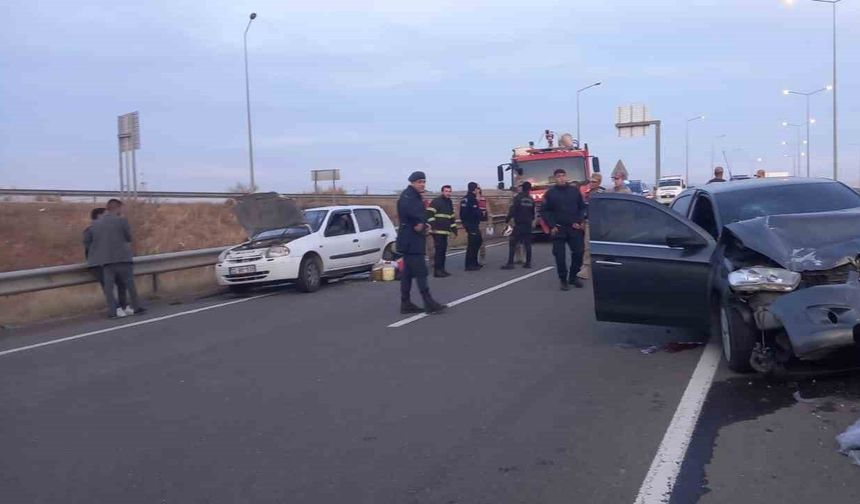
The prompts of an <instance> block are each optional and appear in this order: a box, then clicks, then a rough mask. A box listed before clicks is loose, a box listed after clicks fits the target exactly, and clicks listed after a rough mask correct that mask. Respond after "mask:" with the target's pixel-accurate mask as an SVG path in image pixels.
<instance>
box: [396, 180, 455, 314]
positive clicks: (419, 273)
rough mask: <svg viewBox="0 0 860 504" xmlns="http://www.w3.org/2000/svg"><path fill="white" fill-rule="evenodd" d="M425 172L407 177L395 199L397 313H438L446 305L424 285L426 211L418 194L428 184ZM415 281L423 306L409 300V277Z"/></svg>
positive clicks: (425, 274) (410, 281) (425, 280)
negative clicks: (398, 262)
mask: <svg viewBox="0 0 860 504" xmlns="http://www.w3.org/2000/svg"><path fill="white" fill-rule="evenodd" d="M426 178H427V177H425V176H424V172H420V171H417V172H414V173H413V174H412V175H410V176H409V187H407V188H406V189H404V190H403V192H402V193H401V194H400V199H398V200H397V215H398V216H399V218H400V227H399V229H398V231H397V251H398V252H399V253H400V254H402V255H403V271H401V274H400V313H403V314H408V313H421V312H422V311H424V312H427V313H438V312H441V311H442V310H444V309H445V305H443V304H440V303H437V302H436V301H435V300H434V299H433V297H432V296H430V286H429V285H427V263H426V261H425V254H426V247H427V232H428V231H429V230H430V225H429V224H427V213H426V210H425V209H424V202H423V200H422V199H421V193H423V192H424V188H425V186H426V184H427V180H426ZM413 278H414V279H415V280H416V281H417V282H418V291H419V292H420V293H421V297H422V299H424V309H423V310H422V309H421V308H419V307H418V306H416V305H414V304H413V303H412V300H411V299H410V294H411V291H412V279H413Z"/></svg>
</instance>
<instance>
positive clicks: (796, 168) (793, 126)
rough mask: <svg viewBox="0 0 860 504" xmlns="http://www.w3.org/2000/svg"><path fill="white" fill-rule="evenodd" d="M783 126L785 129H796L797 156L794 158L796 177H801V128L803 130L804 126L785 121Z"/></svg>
mask: <svg viewBox="0 0 860 504" xmlns="http://www.w3.org/2000/svg"><path fill="white" fill-rule="evenodd" d="M782 125H783V127H788V126H791V127H792V128H794V133H795V147H796V148H797V156H796V157H795V158H794V162H795V167H794V175H795V176H797V177H799V176H800V128H802V127H803V125H802V124H794V123H790V122H788V121H783V122H782Z"/></svg>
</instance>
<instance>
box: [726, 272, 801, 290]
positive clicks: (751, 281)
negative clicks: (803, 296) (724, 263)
mask: <svg viewBox="0 0 860 504" xmlns="http://www.w3.org/2000/svg"><path fill="white" fill-rule="evenodd" d="M799 284H800V273H795V272H793V271H788V270H787V269H782V268H765V267H754V268H742V269H739V270H737V271H732V272H731V273H729V285H731V286H732V290H735V291H738V292H756V291H770V292H791V291H793V290H794V289H796V288H797V286H798V285H799Z"/></svg>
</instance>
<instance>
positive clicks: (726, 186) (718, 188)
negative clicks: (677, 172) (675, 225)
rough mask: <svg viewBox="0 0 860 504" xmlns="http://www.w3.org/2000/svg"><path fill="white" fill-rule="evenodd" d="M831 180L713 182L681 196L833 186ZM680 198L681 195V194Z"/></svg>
mask: <svg viewBox="0 0 860 504" xmlns="http://www.w3.org/2000/svg"><path fill="white" fill-rule="evenodd" d="M833 183H835V182H834V181H833V180H831V179H825V178H802V177H774V178H764V179H756V178H752V179H742V180H730V181H727V182H713V183H711V184H703V185H700V186H696V187H690V188H689V189H687V190H686V191H684V192H683V193H681V194H691V193H693V192H696V191H702V192H705V193H708V194H723V193H731V192H738V191H753V190H755V189H760V188H763V187H785V186H798V185H816V184H833ZM679 196H680V194H679Z"/></svg>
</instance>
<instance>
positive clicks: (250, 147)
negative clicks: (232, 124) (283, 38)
mask: <svg viewBox="0 0 860 504" xmlns="http://www.w3.org/2000/svg"><path fill="white" fill-rule="evenodd" d="M249 17H250V19H248V26H246V27H245V36H244V40H245V106H246V107H247V110H248V164H249V166H250V169H251V187H250V191H251V192H255V191H256V190H257V184H256V181H255V180H254V142H253V141H252V140H251V88H250V86H249V84H248V30H249V29H250V28H251V23H252V22H253V21H254V19H256V18H257V13H256V12H252V13H251V15H250V16H249Z"/></svg>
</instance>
